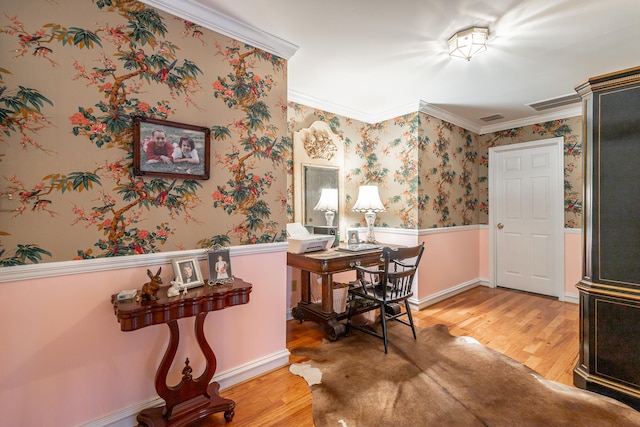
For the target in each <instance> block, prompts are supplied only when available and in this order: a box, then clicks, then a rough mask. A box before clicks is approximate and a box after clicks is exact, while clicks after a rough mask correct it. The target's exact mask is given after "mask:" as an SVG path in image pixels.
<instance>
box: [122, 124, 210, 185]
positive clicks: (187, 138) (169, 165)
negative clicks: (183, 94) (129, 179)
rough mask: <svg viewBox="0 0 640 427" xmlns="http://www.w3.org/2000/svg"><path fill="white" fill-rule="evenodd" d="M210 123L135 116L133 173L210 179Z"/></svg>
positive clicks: (137, 174)
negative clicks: (180, 121)
mask: <svg viewBox="0 0 640 427" xmlns="http://www.w3.org/2000/svg"><path fill="white" fill-rule="evenodd" d="M210 136H211V131H210V130H209V128H207V127H201V126H193V125H187V124H183V123H176V122H170V121H168V120H158V119H151V118H146V117H137V116H136V117H134V118H133V173H134V175H136V176H142V175H151V176H154V175H155V176H164V177H171V178H183V179H209V167H210V155H209V143H210V141H209V139H210Z"/></svg>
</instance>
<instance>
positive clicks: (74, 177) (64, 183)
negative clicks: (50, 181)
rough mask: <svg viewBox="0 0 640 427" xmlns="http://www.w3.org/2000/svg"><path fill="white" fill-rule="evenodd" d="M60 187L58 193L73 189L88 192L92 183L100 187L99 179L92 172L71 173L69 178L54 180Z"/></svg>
mask: <svg viewBox="0 0 640 427" xmlns="http://www.w3.org/2000/svg"><path fill="white" fill-rule="evenodd" d="M55 181H56V183H57V184H59V185H60V191H61V192H62V193H64V192H65V191H66V190H70V189H73V190H75V191H82V190H89V189H91V188H93V183H96V184H98V185H100V186H101V185H102V183H100V177H99V176H98V175H96V174H95V173H92V172H71V173H70V174H69V176H63V177H61V178H60V179H56V180H55Z"/></svg>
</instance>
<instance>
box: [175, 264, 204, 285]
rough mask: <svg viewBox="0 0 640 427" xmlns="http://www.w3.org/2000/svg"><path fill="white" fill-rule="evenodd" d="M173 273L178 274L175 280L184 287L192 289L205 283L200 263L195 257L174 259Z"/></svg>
mask: <svg viewBox="0 0 640 427" xmlns="http://www.w3.org/2000/svg"><path fill="white" fill-rule="evenodd" d="M173 273H174V275H175V276H176V280H175V281H176V282H178V283H180V284H181V287H183V288H186V289H191V288H195V287H198V286H202V285H204V279H203V278H202V272H201V271H200V264H199V263H198V260H197V259H196V258H195V257H192V258H179V259H174V260H173Z"/></svg>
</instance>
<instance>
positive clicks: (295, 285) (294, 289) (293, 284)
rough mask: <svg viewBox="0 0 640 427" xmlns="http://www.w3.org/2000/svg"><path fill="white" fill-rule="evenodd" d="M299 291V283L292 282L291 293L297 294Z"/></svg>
mask: <svg viewBox="0 0 640 427" xmlns="http://www.w3.org/2000/svg"><path fill="white" fill-rule="evenodd" d="M297 289H298V281H297V280H292V281H291V291H292V292H295V291H296V290H297Z"/></svg>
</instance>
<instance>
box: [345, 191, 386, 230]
mask: <svg viewBox="0 0 640 427" xmlns="http://www.w3.org/2000/svg"><path fill="white" fill-rule="evenodd" d="M351 210H352V211H354V212H365V214H364V218H365V220H366V221H367V239H366V242H367V243H376V236H375V234H374V233H373V224H374V223H375V222H376V212H384V211H385V210H386V209H385V208H384V205H383V204H382V201H381V200H380V195H379V194H378V186H377V185H361V186H360V189H359V190H358V200H356V204H355V205H353V208H351Z"/></svg>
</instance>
